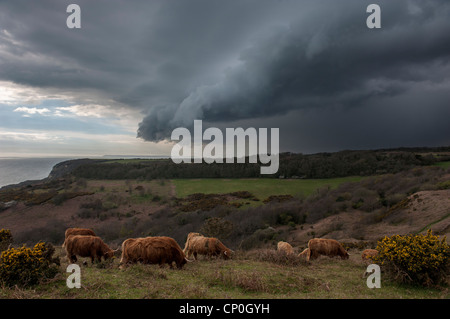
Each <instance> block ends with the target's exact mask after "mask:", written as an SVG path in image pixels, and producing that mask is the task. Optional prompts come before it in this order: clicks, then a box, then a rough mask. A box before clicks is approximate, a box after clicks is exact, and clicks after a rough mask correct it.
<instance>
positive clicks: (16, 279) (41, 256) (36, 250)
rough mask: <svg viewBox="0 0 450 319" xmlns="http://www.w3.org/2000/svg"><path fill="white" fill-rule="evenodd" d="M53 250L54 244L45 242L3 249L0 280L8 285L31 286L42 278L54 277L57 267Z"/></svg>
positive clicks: (0, 262)
mask: <svg viewBox="0 0 450 319" xmlns="http://www.w3.org/2000/svg"><path fill="white" fill-rule="evenodd" d="M53 251H54V248H53V246H52V245H51V244H46V243H44V242H40V243H37V244H36V245H35V246H34V247H33V248H28V247H26V246H25V245H24V246H22V247H20V248H10V249H8V250H5V251H3V252H2V253H1V255H0V280H1V281H2V282H3V283H4V284H6V285H8V286H13V285H19V286H30V285H34V284H36V283H38V282H39V280H40V279H42V278H52V277H54V275H56V272H57V268H56V267H55V266H54V265H53V263H54V262H55V261H54V260H53V259H52V258H51V255H52V254H53Z"/></svg>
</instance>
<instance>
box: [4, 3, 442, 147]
mask: <svg viewBox="0 0 450 319" xmlns="http://www.w3.org/2000/svg"><path fill="white" fill-rule="evenodd" d="M72 2H73V1H68V0H64V1H56V0H54V1H51V0H47V1H46V0H43V1H39V2H37V1H31V2H30V1H24V0H17V1H0V34H1V36H0V41H1V45H0V80H8V81H13V82H17V83H21V84H24V85H30V86H35V87H46V88H48V89H49V90H52V91H55V92H56V91H57V90H64V91H71V92H74V95H75V96H78V97H79V98H80V99H82V98H83V95H84V93H85V92H87V91H89V92H90V93H89V94H90V95H89V96H90V98H95V95H97V97H98V98H99V99H100V98H101V99H104V100H106V99H113V100H114V101H115V102H117V103H119V104H120V105H128V107H130V108H137V109H139V110H141V111H142V114H143V119H142V121H141V123H140V124H139V127H138V128H137V136H138V137H140V138H143V139H145V140H150V141H159V140H163V139H167V138H169V137H170V133H171V131H172V130H173V129H174V128H176V127H179V126H184V127H190V126H191V125H192V124H193V120H194V119H203V120H204V121H206V122H208V123H210V124H211V125H217V126H220V125H232V124H235V123H240V124H242V125H244V126H246V125H245V124H246V123H247V124H248V125H247V126H250V125H254V126H261V125H265V126H266V127H267V125H268V124H270V123H279V125H280V134H281V135H282V138H283V135H284V143H285V145H286V147H288V148H295V147H294V146H295V143H296V142H297V141H302V143H304V144H303V145H313V144H314V145H316V146H315V147H314V149H320V148H321V145H323V147H324V148H325V146H326V148H330V147H331V146H330V144H329V143H330V142H329V141H330V140H334V144H333V145H336V147H337V148H339V147H341V146H342V147H349V148H350V147H351V145H352V143H354V144H353V145H355V147H357V146H358V147H359V146H361V145H362V144H364V143H366V145H383V144H386V143H389V141H392V140H393V139H398V142H396V143H398V144H402V141H403V143H405V144H407V143H413V142H414V139H415V140H416V141H419V140H420V141H421V142H423V143H427V141H428V142H429V143H433V142H434V141H436V139H437V137H436V135H435V134H434V133H433V132H434V131H436V130H439V129H440V127H436V125H432V124H431V121H429V122H427V123H426V124H427V125H424V126H423V127H422V128H421V130H420V133H421V135H420V136H419V135H418V133H417V130H416V131H415V130H414V127H413V126H405V133H401V134H400V133H399V132H397V133H398V134H397V137H394V138H393V137H389V136H388V134H387V133H386V132H391V133H390V134H391V135H394V134H396V133H395V132H396V130H395V127H396V124H395V122H394V121H385V123H383V125H384V127H383V126H382V125H375V124H373V125H368V124H367V123H368V122H369V120H367V118H365V117H364V115H370V116H371V117H372V118H373V119H374V121H375V120H378V121H381V119H382V118H390V116H391V115H392V116H394V117H397V115H398V114H399V109H406V107H405V105H404V104H405V103H407V104H408V108H410V109H411V110H414V112H411V113H410V116H411V117H410V120H411V121H412V119H413V117H414V116H415V115H418V114H421V113H420V112H419V110H422V109H424V108H426V107H428V106H427V105H423V104H419V103H425V102H424V101H423V100H421V99H419V98H418V96H417V94H418V93H417V92H421V93H423V94H424V95H425V96H427V97H428V99H427V101H426V104H428V105H431V106H434V107H432V109H433V112H435V113H433V117H432V118H433V119H436V120H437V119H440V118H443V116H445V115H447V113H446V112H445V110H444V109H443V108H442V107H437V105H439V106H440V105H441V103H442V99H443V97H442V96H443V95H444V96H445V94H444V93H442V92H445V91H446V90H448V89H449V88H450V84H449V83H450V79H449V78H450V74H449V55H450V42H449V41H448V34H450V20H449V19H448V17H449V16H450V3H448V1H447V0H430V1H426V2H425V1H419V0H398V1H387V0H378V1H376V2H377V3H378V4H379V5H380V6H381V8H382V29H381V30H369V29H367V27H366V25H365V20H366V17H367V15H368V14H367V13H366V7H367V5H368V4H370V3H372V1H361V0H346V1H342V2H339V3H337V2H336V1H332V0H329V1H312V0H302V1H301V0H295V1H294V0H227V1H223V0H187V1H163V0H152V1H143V0H133V1H125V0H111V1H87V0H79V1H77V2H76V3H77V4H79V5H80V7H81V8H82V29H81V30H69V29H67V28H66V27H65V19H66V17H67V13H66V12H65V8H66V7H67V5H68V4H69V3H72ZM3 30H7V32H8V34H10V35H11V37H12V38H8V36H7V35H6V33H4V31H3ZM2 32H3V33H2ZM433 86H436V87H439V88H440V89H439V90H437V91H436V92H439V94H437V93H436V95H435V96H434V95H432V94H430V92H431V91H430V87H433ZM413 97H415V98H413ZM381 103H382V107H378V110H379V111H378V112H379V113H377V112H376V111H375V110H376V108H377V106H376V105H381ZM402 103H403V104H402ZM336 110H340V113H339V114H342V115H341V116H338V115H337V114H336V113H335V112H336ZM343 114H345V116H344V115H343ZM377 114H378V115H377ZM332 118H334V119H336V120H337V119H339V120H340V121H341V122H345V123H346V124H347V125H346V126H343V127H340V125H339V124H338V123H335V122H334V121H331V119H332ZM281 119H283V120H281ZM358 120H360V121H362V122H363V123H366V125H365V126H362V128H361V129H363V130H364V129H365V130H366V131H367V132H366V134H365V136H367V138H366V139H364V141H365V142H364V143H363V142H361V141H360V140H359V138H361V137H360V136H357V135H358V134H355V132H356V131H355V130H351V125H349V123H351V122H352V121H358ZM277 121H279V122H277ZM305 121H306V122H305ZM296 123H303V124H304V125H303V128H302V129H298V130H297V128H298V124H296ZM436 123H438V125H443V124H442V123H441V121H436ZM325 124H326V125H325ZM397 126H398V125H397ZM326 127H329V128H330V129H329V130H328V131H327V130H322V131H320V130H319V129H318V128H326ZM369 127H370V129H371V130H373V131H370V132H369ZM307 128H308V129H307ZM433 129H436V130H434V131H433ZM297 131H298V133H295V132H297ZM283 132H286V133H283ZM288 132H289V134H288ZM313 132H314V133H313ZM327 132H328V133H327ZM338 132H341V133H339V134H338ZM407 132H409V136H410V138H408V133H407ZM441 132H447V131H446V129H445V128H442V130H441ZM300 134H301V136H300ZM331 135H333V136H334V137H333V136H331ZM362 135H364V134H361V136H362ZM327 136H328V138H327ZM337 136H340V137H341V138H340V140H341V141H342V140H344V139H345V140H346V142H345V143H343V142H339V140H336V138H337ZM352 141H353V142H352ZM305 147H306V146H305ZM310 148H313V147H312V146H311V147H310ZM299 150H300V151H301V149H299Z"/></svg>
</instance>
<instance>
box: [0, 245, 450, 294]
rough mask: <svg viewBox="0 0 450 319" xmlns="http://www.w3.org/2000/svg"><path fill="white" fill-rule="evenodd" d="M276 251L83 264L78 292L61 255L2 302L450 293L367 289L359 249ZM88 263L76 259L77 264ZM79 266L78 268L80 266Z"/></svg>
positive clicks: (5, 291) (9, 291) (385, 286)
mask: <svg viewBox="0 0 450 319" xmlns="http://www.w3.org/2000/svg"><path fill="white" fill-rule="evenodd" d="M274 253H275V252H274V251H268V250H262V251H250V252H247V253H245V254H243V253H241V254H238V255H237V256H236V258H234V259H233V260H227V261H223V260H205V259H199V260H198V261H196V262H192V263H188V264H186V265H185V267H184V268H183V269H182V270H177V269H170V268H168V267H167V266H165V267H163V268H160V267H159V266H157V265H140V264H139V265H133V266H130V267H128V268H126V269H124V270H120V269H118V260H117V259H115V260H114V261H113V262H112V263H110V262H102V263H99V264H95V265H91V264H90V260H89V261H88V265H87V266H81V284H82V288H81V289H69V288H67V286H66V282H65V281H66V278H67V277H68V276H69V274H68V273H65V269H66V267H67V265H68V263H67V259H66V258H65V257H63V256H65V253H64V252H63V251H62V250H61V248H57V254H58V255H59V256H60V257H61V267H60V268H61V271H60V274H58V276H57V277H56V278H55V279H53V280H51V281H50V282H47V283H44V284H41V285H38V286H36V287H33V289H20V288H15V289H8V288H0V298H42V299H44V298H45V299H47V298H51V299H59V298H65V299H67V298H69V299H70V298H87V299H104V298H106V299H111V298H112V299H115V298H120V299H140V298H152V299H155V298H156V299H171V298H177V299H178V298H183V299H197V298H210V299H211V298H212V299H217V298H220V299H222V298H231V299H233V298H236V299H240V298H245V299H247V298H254V299H265V298H283V299H291V298H294V299H302V298H362V299H365V298H395V299H397V298H415V299H425V298H446V297H447V298H448V297H449V296H448V292H447V291H442V290H439V289H424V288H419V287H414V286H399V285H397V284H395V283H392V282H389V281H387V280H383V278H382V288H381V289H369V288H368V287H367V285H366V278H365V277H364V276H363V274H364V271H365V269H366V266H365V265H364V264H363V263H362V262H361V260H360V251H353V252H352V251H351V252H350V254H351V257H350V259H349V260H340V259H335V258H333V259H331V258H327V257H323V258H319V259H318V260H315V261H314V262H311V263H310V264H307V263H306V262H296V263H292V262H291V263H290V262H289V260H288V261H284V260H283V258H276V256H275V254H274ZM83 260H87V259H84V258H80V261H81V262H82V261H83ZM81 262H80V263H79V264H81Z"/></svg>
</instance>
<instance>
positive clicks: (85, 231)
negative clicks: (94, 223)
mask: <svg viewBox="0 0 450 319" xmlns="http://www.w3.org/2000/svg"><path fill="white" fill-rule="evenodd" d="M72 235H89V236H97V235H96V234H95V233H94V231H93V230H92V229H89V228H67V229H66V233H65V236H64V243H63V244H62V247H63V248H64V247H65V245H66V240H67V237H69V236H72Z"/></svg>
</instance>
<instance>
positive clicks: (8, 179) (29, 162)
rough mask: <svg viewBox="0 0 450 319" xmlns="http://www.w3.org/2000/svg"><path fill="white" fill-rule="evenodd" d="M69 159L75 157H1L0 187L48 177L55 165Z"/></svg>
mask: <svg viewBox="0 0 450 319" xmlns="http://www.w3.org/2000/svg"><path fill="white" fill-rule="evenodd" d="M69 159H73V158H61V157H51V158H23V157H16V158H13V157H3V158H0V187H3V186H6V185H11V184H17V183H21V182H24V181H27V180H39V179H43V178H46V177H47V176H48V174H50V172H51V170H52V168H53V166H54V165H56V164H58V163H60V162H63V161H67V160H69Z"/></svg>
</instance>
